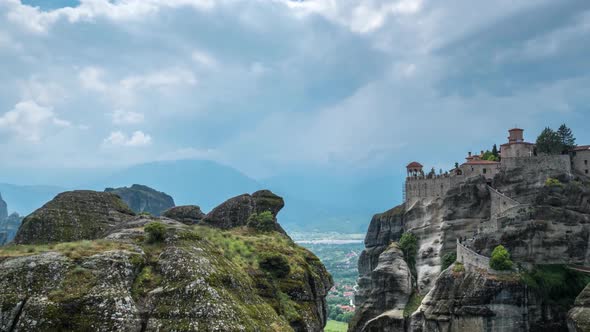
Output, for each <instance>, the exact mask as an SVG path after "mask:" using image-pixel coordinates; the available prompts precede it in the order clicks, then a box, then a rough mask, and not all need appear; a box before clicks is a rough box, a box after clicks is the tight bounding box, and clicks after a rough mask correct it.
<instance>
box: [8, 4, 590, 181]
mask: <svg viewBox="0 0 590 332" xmlns="http://www.w3.org/2000/svg"><path fill="white" fill-rule="evenodd" d="M588 54H590V2H588V1H586V0H580V1H575V0H572V1H554V0H543V1H541V0H527V1H514V0H498V1H486V2H483V1H479V2H474V1H471V0H449V1H434V0H432V1H429V0H398V1H381V0H364V1H352V0H308V1H289V0H118V1H107V0H82V1H74V0H59V1H54V0H51V1H50V0H37V1H34V0H28V1H22V2H21V1H19V0H0V73H1V76H0V173H3V174H4V177H2V178H1V180H3V181H5V182H7V181H8V182H10V180H11V177H13V178H14V179H13V180H14V181H13V182H26V181H27V178H26V177H27V176H28V175H27V176H24V177H23V176H21V177H19V174H20V175H23V174H38V175H39V174H40V176H41V178H42V180H41V181H45V182H51V181H52V180H56V179H57V178H59V176H66V175H64V174H66V173H67V174H75V173H76V172H81V170H85V169H92V170H96V171H101V170H108V169H113V168H120V167H126V166H129V165H133V164H138V163H143V162H149V161H157V160H177V159H208V160H214V161H217V162H220V163H222V164H225V165H229V166H232V167H234V168H236V169H238V170H240V171H242V172H244V173H245V174H248V175H250V176H252V177H254V178H256V179H264V178H269V177H274V176H282V175H285V174H312V173H314V174H318V173H319V174H331V175H337V176H355V175H357V174H390V173H394V174H400V176H401V175H403V172H404V166H405V164H407V163H408V162H409V161H413V160H417V161H419V162H421V163H423V164H424V165H425V166H426V167H430V166H433V167H436V168H437V169H438V168H446V167H451V166H452V165H453V164H454V163H455V161H461V159H462V158H463V157H464V156H465V155H466V153H467V151H479V150H481V149H487V148H491V145H492V144H494V143H497V144H501V143H503V142H504V141H505V140H506V136H507V130H508V129H509V128H511V127H514V126H518V127H522V128H524V129H525V138H528V139H529V140H532V141H534V139H535V137H536V135H537V134H538V133H539V132H540V131H541V130H542V129H543V128H544V127H546V126H551V127H554V128H555V127H557V126H559V125H560V124H561V123H564V122H565V123H566V124H568V125H569V126H570V127H571V128H572V129H573V131H574V134H576V136H577V139H578V143H579V144H590V131H589V130H588V129H589V126H588V118H589V117H588V116H589V115H590V89H588V86H590V71H589V69H590V61H588ZM55 170H59V171H55ZM59 172H61V173H59ZM57 174H60V175H59V176H57Z"/></svg>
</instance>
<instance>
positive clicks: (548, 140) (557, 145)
mask: <svg viewBox="0 0 590 332" xmlns="http://www.w3.org/2000/svg"><path fill="white" fill-rule="evenodd" d="M537 151H538V152H541V153H548V154H560V153H561V152H562V151H563V144H562V142H561V138H560V137H559V134H558V133H557V132H555V131H553V129H551V128H549V127H547V128H545V129H543V131H542V132H541V134H540V135H539V137H537Z"/></svg>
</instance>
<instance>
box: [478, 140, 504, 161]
mask: <svg viewBox="0 0 590 332" xmlns="http://www.w3.org/2000/svg"><path fill="white" fill-rule="evenodd" d="M494 148H496V145H495V144H494ZM481 159H483V160H489V161H500V156H499V153H498V149H497V148H496V153H494V151H490V150H487V151H486V152H484V153H483V155H482V156H481Z"/></svg>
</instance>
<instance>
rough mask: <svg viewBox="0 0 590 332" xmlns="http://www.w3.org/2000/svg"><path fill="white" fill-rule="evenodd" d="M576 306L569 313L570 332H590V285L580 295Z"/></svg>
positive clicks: (568, 325) (568, 324)
mask: <svg viewBox="0 0 590 332" xmlns="http://www.w3.org/2000/svg"><path fill="white" fill-rule="evenodd" d="M574 305H575V306H574V307H573V308H572V309H571V310H570V311H569V313H568V321H567V327H568V330H569V332H583V331H590V284H588V286H586V288H584V290H583V291H582V292H581V293H580V295H578V297H577V298H576V302H575V304H574Z"/></svg>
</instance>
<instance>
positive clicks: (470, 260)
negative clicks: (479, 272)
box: [457, 241, 490, 270]
mask: <svg viewBox="0 0 590 332" xmlns="http://www.w3.org/2000/svg"><path fill="white" fill-rule="evenodd" d="M457 262H460V263H463V265H464V266H465V267H466V268H468V267H471V268H479V269H485V270H487V269H489V267H490V258H489V257H486V256H482V255H480V254H478V253H476V252H475V251H473V250H471V249H469V248H467V247H466V246H464V245H463V244H461V243H459V241H457Z"/></svg>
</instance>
